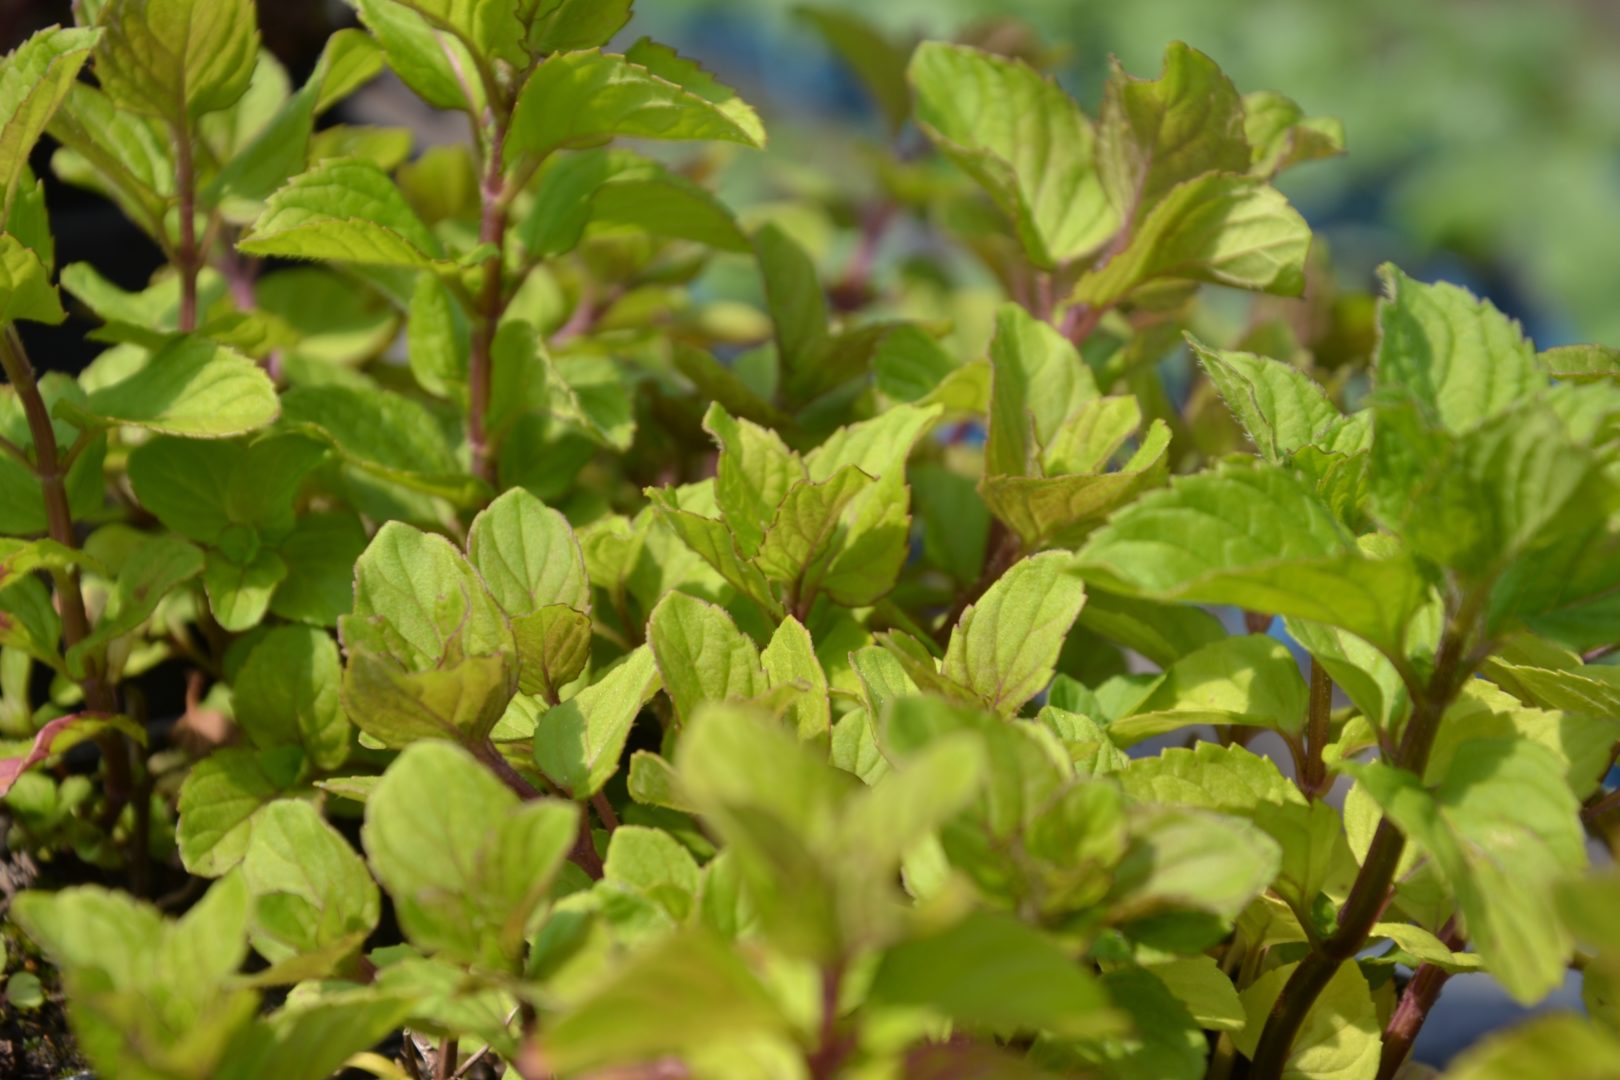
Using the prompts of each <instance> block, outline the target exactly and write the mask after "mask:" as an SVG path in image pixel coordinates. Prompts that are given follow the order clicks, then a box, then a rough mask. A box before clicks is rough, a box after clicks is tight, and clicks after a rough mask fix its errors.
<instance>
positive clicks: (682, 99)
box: [506, 50, 765, 161]
mask: <svg viewBox="0 0 1620 1080" xmlns="http://www.w3.org/2000/svg"><path fill="white" fill-rule="evenodd" d="M648 59H653V57H648ZM678 62H679V63H682V64H684V63H685V61H678ZM668 74H671V73H668V72H654V71H652V70H649V69H648V68H647V67H645V66H643V65H642V64H640V63H636V62H634V61H632V60H631V59H630V58H628V57H625V56H614V55H612V54H609V53H603V52H598V51H596V50H591V51H588V52H575V53H564V54H562V55H560V56H555V57H552V58H551V59H549V60H547V61H546V62H545V63H544V64H541V65H539V66H538V67H536V68H535V70H534V74H532V75H530V76H529V78H528V80H527V81H525V82H524V84H523V88H522V90H520V91H519V92H518V98H517V107H516V108H515V109H514V110H513V112H512V128H511V132H510V133H509V134H508V136H507V140H506V156H507V160H508V161H513V160H516V159H517V158H518V157H519V156H520V155H523V154H533V155H535V156H538V157H544V156H545V155H547V154H549V153H551V152H552V151H553V150H558V149H561V148H563V147H567V146H581V145H583V146H591V145H594V144H596V143H598V142H601V141H603V140H605V139H608V138H611V137H614V136H627V137H636V138H644V139H717V140H721V141H724V142H735V143H742V144H743V145H745V146H763V145H764V143H765V139H764V131H763V129H761V128H760V127H759V121H758V119H757V118H756V117H754V114H753V111H752V110H750V109H748V108H747V106H741V110H739V109H737V108H736V106H738V105H741V103H740V102H737V101H736V99H735V98H733V99H732V104H730V105H728V104H719V103H716V102H715V101H712V100H709V97H708V96H706V95H700V94H699V93H697V92H694V91H693V90H691V89H688V88H686V87H684V86H682V85H680V84H678V83H677V82H675V81H672V80H671V79H670V78H668V77H667V76H668ZM716 85H717V84H716Z"/></svg>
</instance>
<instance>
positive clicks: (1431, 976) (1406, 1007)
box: [1378, 919, 1462, 1080]
mask: <svg viewBox="0 0 1620 1080" xmlns="http://www.w3.org/2000/svg"><path fill="white" fill-rule="evenodd" d="M1440 940H1441V941H1442V942H1444V943H1445V945H1446V948H1448V949H1451V950H1452V951H1454V952H1455V951H1456V950H1457V949H1458V948H1460V947H1461V945H1462V936H1461V935H1460V934H1458V933H1457V928H1456V920H1455V919H1453V920H1452V921H1451V922H1448V923H1447V924H1446V926H1445V929H1443V930H1441V931H1440ZM1449 978H1451V973H1450V972H1448V971H1446V970H1445V969H1444V968H1439V967H1436V966H1435V965H1433V964H1419V965H1418V968H1417V971H1416V972H1414V973H1413V975H1412V981H1411V982H1409V983H1407V984H1406V989H1405V991H1403V992H1402V994H1401V1000H1400V1003H1399V1004H1398V1005H1396V1006H1395V1012H1394V1013H1393V1014H1392V1015H1391V1016H1390V1018H1389V1023H1388V1024H1386V1025H1385V1026H1384V1049H1383V1053H1382V1055H1381V1057H1380V1058H1379V1062H1378V1080H1393V1078H1394V1076H1395V1073H1396V1071H1397V1070H1398V1069H1400V1067H1401V1065H1402V1064H1404V1063H1405V1061H1406V1059H1407V1057H1408V1056H1409V1055H1410V1054H1411V1053H1412V1043H1413V1042H1415V1041H1416V1040H1417V1034H1418V1031H1419V1030H1421V1029H1422V1027H1423V1022H1424V1021H1425V1020H1427V1019H1428V1018H1429V1010H1430V1009H1432V1008H1434V1003H1435V1001H1436V1000H1438V999H1439V997H1440V991H1441V989H1442V988H1444V987H1445V985H1446V980H1447V979H1449Z"/></svg>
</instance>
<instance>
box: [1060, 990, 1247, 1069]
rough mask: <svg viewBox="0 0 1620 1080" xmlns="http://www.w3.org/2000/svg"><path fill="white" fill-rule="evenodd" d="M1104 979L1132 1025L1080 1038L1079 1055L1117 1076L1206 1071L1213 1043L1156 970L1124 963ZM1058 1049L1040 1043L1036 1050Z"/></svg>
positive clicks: (1085, 1060) (1114, 999)
mask: <svg viewBox="0 0 1620 1080" xmlns="http://www.w3.org/2000/svg"><path fill="white" fill-rule="evenodd" d="M1222 978H1223V980H1224V976H1223V977H1222ZM1102 985H1103V988H1104V989H1105V990H1106V991H1107V992H1108V998H1109V1000H1110V1001H1112V1002H1113V1004H1114V1006H1115V1008H1117V1009H1118V1010H1119V1011H1120V1012H1122V1013H1123V1014H1124V1015H1125V1017H1126V1018H1128V1019H1129V1021H1130V1028H1131V1030H1129V1031H1127V1032H1125V1033H1123V1034H1117V1035H1114V1034H1111V1035H1108V1036H1106V1037H1103V1038H1100V1039H1090V1040H1086V1041H1084V1042H1081V1043H1080V1044H1078V1045H1076V1046H1074V1047H1073V1053H1074V1054H1075V1056H1076V1057H1078V1058H1080V1059H1081V1061H1083V1062H1086V1063H1089V1064H1094V1065H1096V1066H1100V1067H1101V1069H1102V1070H1103V1072H1102V1075H1105V1076H1108V1077H1110V1078H1113V1080H1183V1078H1185V1080H1196V1078H1197V1077H1200V1076H1202V1075H1203V1074H1204V1067H1205V1057H1206V1054H1207V1047H1208V1045H1209V1043H1208V1041H1207V1039H1206V1038H1205V1036H1204V1033H1203V1031H1202V1030H1200V1029H1199V1027H1198V1024H1197V1022H1196V1021H1195V1020H1194V1019H1193V1016H1192V1013H1191V1012H1190V1011H1189V1009H1188V1008H1187V1007H1186V1006H1185V1005H1183V1004H1182V1003H1181V1001H1179V1000H1178V999H1177V998H1176V997H1175V995H1173V994H1172V993H1171V992H1170V989H1169V987H1167V986H1166V985H1165V984H1164V982H1163V981H1162V980H1160V979H1159V978H1157V977H1156V972H1148V971H1144V970H1142V969H1140V968H1131V967H1122V968H1118V969H1116V970H1113V971H1109V972H1106V973H1104V975H1103V977H1102ZM1227 985H1228V986H1230V985H1231V984H1230V983H1228V984H1227ZM1055 1049H1057V1048H1056V1047H1043V1046H1041V1045H1040V1044H1037V1047H1036V1049H1035V1051H1034V1054H1035V1056H1037V1057H1039V1056H1040V1055H1042V1052H1043V1050H1044V1051H1046V1052H1047V1053H1050V1052H1051V1051H1052V1050H1055ZM1054 1064H1056V1063H1055V1062H1054Z"/></svg>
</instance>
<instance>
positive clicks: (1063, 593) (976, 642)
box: [940, 551, 1086, 714]
mask: <svg viewBox="0 0 1620 1080" xmlns="http://www.w3.org/2000/svg"><path fill="white" fill-rule="evenodd" d="M1073 563H1074V560H1073V557H1072V556H1070V555H1068V554H1067V553H1064V552H1055V551H1049V552H1046V553H1045V554H1042V555H1036V556H1033V557H1031V558H1028V559H1025V560H1023V561H1022V562H1020V563H1017V564H1016V565H1014V566H1013V568H1012V569H1011V570H1008V571H1007V572H1006V573H1005V574H1003V575H1002V576H1001V578H1000V580H998V581H997V582H996V583H995V584H994V585H992V586H990V588H989V590H988V591H986V592H985V594H984V595H983V596H981V597H980V598H979V599H978V601H977V602H976V603H974V604H973V605H972V606H971V607H969V608H968V609H967V610H966V611H964V612H963V613H962V618H961V620H960V621H959V622H958V623H957V624H956V628H955V629H954V630H952V631H951V642H950V647H949V648H948V649H947V650H946V652H945V662H944V664H943V665H942V666H941V669H940V670H941V672H942V673H943V674H944V675H945V676H946V677H947V678H949V679H952V680H954V681H955V682H957V683H959V684H961V685H962V686H964V687H966V688H967V689H969V690H970V691H972V692H973V693H974V694H975V695H977V696H978V697H979V698H980V699H981V700H982V701H984V702H985V703H986V704H987V705H988V706H989V707H990V708H992V709H994V710H996V711H997V712H1000V713H1004V714H1012V713H1016V712H1017V711H1018V709H1019V708H1020V707H1021V706H1022V705H1023V704H1024V702H1026V701H1028V700H1029V699H1030V698H1032V697H1034V696H1035V695H1036V694H1038V693H1040V692H1041V691H1042V690H1044V689H1045V688H1046V684H1047V683H1049V682H1051V681H1052V675H1053V665H1054V664H1055V663H1056V662H1057V657H1058V652H1059V651H1060V650H1061V649H1062V648H1063V639H1064V638H1065V637H1067V636H1068V633H1069V628H1070V627H1072V626H1073V625H1074V620H1075V617H1076V616H1078V615H1079V614H1080V608H1081V606H1082V605H1083V604H1084V603H1085V600H1086V591H1085V587H1084V586H1083V585H1082V584H1081V582H1080V579H1079V578H1078V577H1077V576H1076V575H1075V574H1074V573H1073V572H1072V567H1073Z"/></svg>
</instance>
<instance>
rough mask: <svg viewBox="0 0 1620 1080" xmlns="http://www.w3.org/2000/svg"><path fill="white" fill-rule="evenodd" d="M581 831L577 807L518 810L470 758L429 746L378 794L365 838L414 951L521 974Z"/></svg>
mask: <svg viewBox="0 0 1620 1080" xmlns="http://www.w3.org/2000/svg"><path fill="white" fill-rule="evenodd" d="M578 827H579V810H578V808H577V807H575V806H574V805H573V804H571V803H565V802H561V801H558V800H555V799H539V800H535V801H532V802H527V803H524V802H520V801H519V800H518V797H517V796H516V795H514V794H512V792H511V791H509V790H507V788H506V787H505V786H504V785H503V784H502V783H501V782H500V781H499V780H497V779H495V777H494V776H493V775H492V774H491V773H490V772H489V770H487V769H486V768H484V766H482V765H480V764H479V763H478V761H477V760H476V759H475V758H473V756H472V755H471V754H469V753H468V752H467V751H465V750H462V749H460V748H458V747H455V746H452V745H449V744H447V743H441V742H422V743H417V744H415V745H413V746H410V747H407V748H406V749H405V751H404V752H403V753H402V754H400V756H399V757H398V758H397V759H396V760H395V762H394V763H393V764H392V765H390V766H389V768H388V771H387V772H386V773H384V774H383V779H382V782H381V783H380V784H378V785H377V787H376V789H375V790H374V791H373V792H372V793H371V797H370V798H369V799H368V800H367V801H366V823H365V827H364V828H363V829H362V831H361V839H362V840H363V841H364V843H365V848H366V855H367V857H368V858H369V859H370V861H371V866H372V869H373V870H374V871H375V872H376V874H377V878H378V880H379V881H381V882H382V884H383V887H384V888H386V889H387V890H388V893H389V895H390V896H391V897H392V898H393V901H394V908H395V911H396V912H397V914H398V916H399V921H400V926H401V927H402V928H403V929H404V931H405V934H406V936H407V937H409V938H410V940H411V942H412V943H413V944H415V945H417V946H419V947H421V948H425V949H431V950H435V951H438V952H442V953H444V954H445V955H447V956H448V957H450V958H452V959H456V960H460V961H463V962H467V963H474V964H485V965H489V966H491V967H495V968H498V969H506V970H515V968H516V965H517V964H518V962H519V958H520V957H521V955H522V951H523V949H524V947H525V935H526V934H527V933H528V931H529V929H530V926H529V923H530V920H531V918H532V916H533V915H534V912H535V910H536V909H537V908H538V907H539V905H540V904H541V903H542V902H543V901H544V900H545V899H546V897H547V895H548V892H549V890H550V887H551V883H552V880H553V879H554V878H555V876H556V874H557V872H558V870H560V869H561V867H562V864H563V861H564V859H565V857H566V856H567V854H568V851H569V849H570V848H571V847H572V846H573V843H574V839H575V836H576V835H577V833H578Z"/></svg>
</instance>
